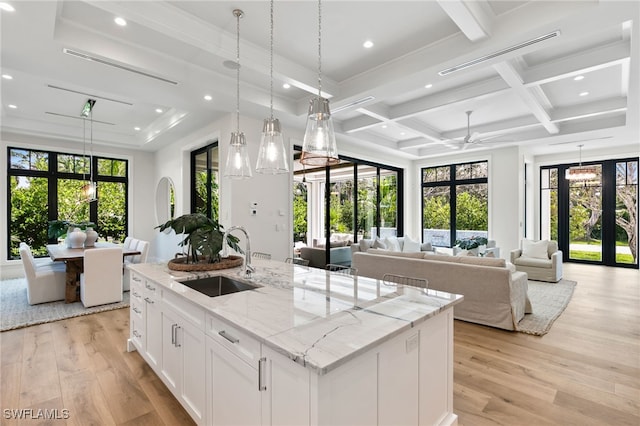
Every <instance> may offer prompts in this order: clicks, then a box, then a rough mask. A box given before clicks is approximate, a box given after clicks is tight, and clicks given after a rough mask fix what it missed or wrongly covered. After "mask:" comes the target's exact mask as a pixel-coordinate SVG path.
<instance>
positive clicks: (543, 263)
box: [513, 256, 552, 269]
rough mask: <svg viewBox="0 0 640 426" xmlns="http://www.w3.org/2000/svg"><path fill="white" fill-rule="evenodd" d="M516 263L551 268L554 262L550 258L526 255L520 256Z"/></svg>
mask: <svg viewBox="0 0 640 426" xmlns="http://www.w3.org/2000/svg"><path fill="white" fill-rule="evenodd" d="M513 263H514V264H516V265H519V266H533V267H536V268H547V269H551V266H552V263H551V261H550V260H549V259H536V258H535V257H524V256H520V257H519V258H517V259H515V260H514V261H513Z"/></svg>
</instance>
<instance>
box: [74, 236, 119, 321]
mask: <svg viewBox="0 0 640 426" xmlns="http://www.w3.org/2000/svg"><path fill="white" fill-rule="evenodd" d="M80 300H81V301H82V304H83V305H84V306H85V308H88V307H90V306H97V305H104V304H107V303H116V302H122V248H120V247H113V248H100V249H99V248H96V249H91V250H87V251H86V252H85V254H84V272H83V273H82V274H81V275H80Z"/></svg>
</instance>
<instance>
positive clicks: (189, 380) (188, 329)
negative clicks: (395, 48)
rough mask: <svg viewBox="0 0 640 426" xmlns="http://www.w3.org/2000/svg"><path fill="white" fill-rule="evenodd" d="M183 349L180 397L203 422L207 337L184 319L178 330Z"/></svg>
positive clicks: (177, 333)
mask: <svg viewBox="0 0 640 426" xmlns="http://www.w3.org/2000/svg"><path fill="white" fill-rule="evenodd" d="M176 339H177V342H176V344H177V345H178V347H179V348H180V349H181V357H182V359H181V365H182V383H181V386H180V397H181V398H182V400H183V401H184V402H185V404H186V405H187V407H185V408H187V411H189V412H190V414H191V416H192V417H194V419H195V420H196V421H197V422H198V423H200V424H202V423H203V421H204V415H205V405H204V404H205V375H204V370H205V350H206V349H205V338H204V331H203V330H201V329H199V328H197V327H195V326H194V325H192V324H191V323H189V322H187V321H185V320H182V321H181V322H180V324H179V325H178V329H177V330H176Z"/></svg>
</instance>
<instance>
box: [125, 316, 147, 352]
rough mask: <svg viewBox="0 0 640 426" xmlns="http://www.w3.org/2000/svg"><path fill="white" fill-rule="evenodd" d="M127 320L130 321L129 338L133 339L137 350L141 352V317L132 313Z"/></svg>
mask: <svg viewBox="0 0 640 426" xmlns="http://www.w3.org/2000/svg"><path fill="white" fill-rule="evenodd" d="M129 321H131V340H133V343H134V344H135V345H136V347H137V348H138V350H139V351H141V352H142V342H143V333H144V331H143V324H144V322H143V320H142V318H138V317H137V316H135V315H132V316H131V318H130V319H129Z"/></svg>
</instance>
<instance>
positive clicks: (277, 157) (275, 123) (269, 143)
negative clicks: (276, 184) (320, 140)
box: [256, 0, 289, 174]
mask: <svg viewBox="0 0 640 426" xmlns="http://www.w3.org/2000/svg"><path fill="white" fill-rule="evenodd" d="M270 22H271V26H270V28H271V32H270V40H271V42H270V57H271V66H270V70H269V71H270V78H271V86H270V94H271V99H270V100H271V102H270V112H271V115H270V118H267V119H265V120H264V125H263V126H262V138H261V139H260V150H259V151H258V162H257V164H256V171H257V172H258V173H264V174H279V173H288V172H289V165H288V164H287V152H286V150H285V149H284V141H283V140H282V132H281V131H280V121H279V120H278V119H277V118H273V0H271V21H270Z"/></svg>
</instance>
